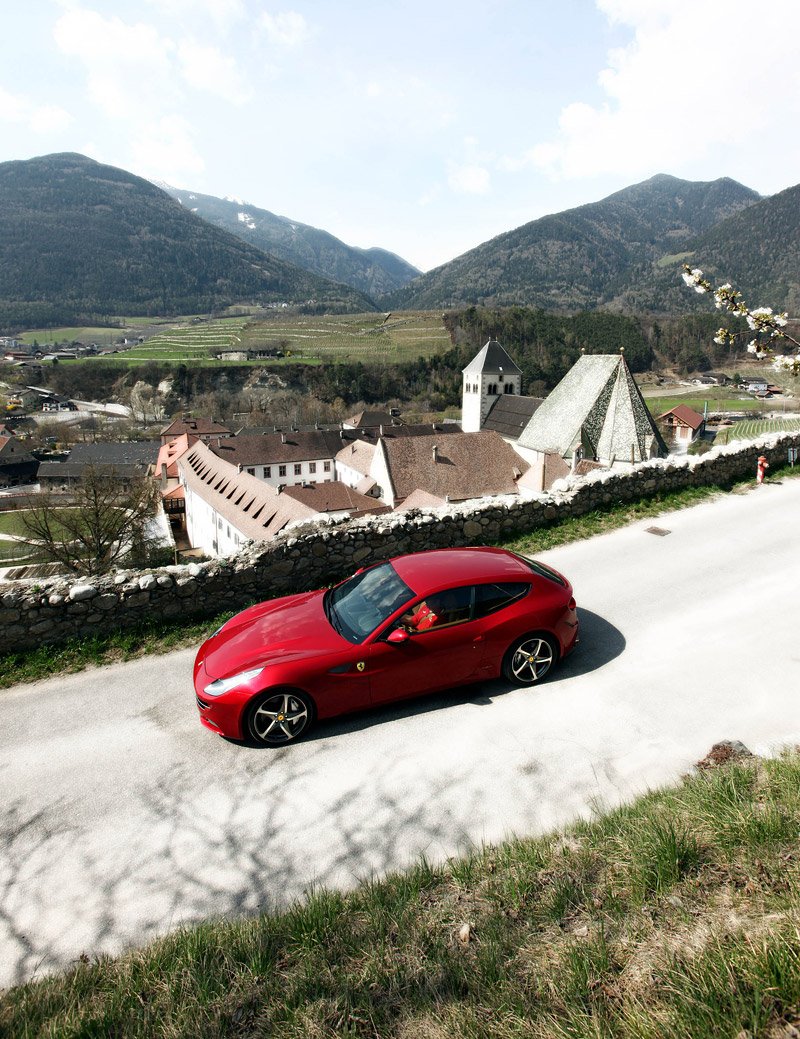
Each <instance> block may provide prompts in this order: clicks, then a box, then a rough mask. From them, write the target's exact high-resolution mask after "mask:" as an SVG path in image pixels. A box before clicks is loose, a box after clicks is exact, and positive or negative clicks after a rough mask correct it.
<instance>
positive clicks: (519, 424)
mask: <svg viewBox="0 0 800 1039" xmlns="http://www.w3.org/2000/svg"><path fill="white" fill-rule="evenodd" d="M543 400H544V398H543V397H523V396H522V395H521V394H516V393H502V394H500V395H499V396H497V397H495V399H494V403H493V404H492V405H491V407H490V408H489V413H488V415H487V416H486V418H485V420H484V423H483V426H482V428H483V429H491V430H494V432H495V433H499V434H500V436H501V437H502V438H503V439H504V440H505V441H506V443H508V444H515V443H516V442H517V441H518V440H519V438H520V437H521V436H522V432H523V430H524V429H525V428H526V426H527V425H528V423H529V422H530V420H531V419H532V418H533V414H534V412H535V411H536V409H537V408H538V407H539V406H540V405H541V404H542V403H543Z"/></svg>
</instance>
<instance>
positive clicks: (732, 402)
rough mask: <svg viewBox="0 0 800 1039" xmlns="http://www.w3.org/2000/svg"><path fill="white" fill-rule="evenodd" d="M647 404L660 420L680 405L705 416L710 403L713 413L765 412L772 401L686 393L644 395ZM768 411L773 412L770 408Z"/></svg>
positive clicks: (710, 409)
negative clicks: (665, 395)
mask: <svg viewBox="0 0 800 1039" xmlns="http://www.w3.org/2000/svg"><path fill="white" fill-rule="evenodd" d="M643 396H644V399H645V404H646V405H647V407H648V410H649V411H650V414H651V415H652V416H653V417H654V418H658V416H659V415H663V414H665V413H666V412H667V411H671V410H672V409H673V408H677V407H678V406H679V405H680V404H686V405H687V406H688V407H690V408H692V409H693V410H694V411H696V412H697V413H698V414H699V415H702V414H703V407H704V405H705V404H706V402H708V410H709V411H712V412H716V411H734V412H735V411H756V412H758V411H764V410H765V408H766V406H767V404H769V403H771V402H770V401H766V402H765V401H760V400H756V399H755V397H748V398H747V399H746V400H739V398H738V396H725V397H712V396H711V395H710V394H709V393H696V392H691V393H686V394H683V395H678V394H676V395H675V396H670V397H656V396H648V395H647V394H646V393H645V394H643ZM767 410H770V411H771V410H772V408H768V409H767Z"/></svg>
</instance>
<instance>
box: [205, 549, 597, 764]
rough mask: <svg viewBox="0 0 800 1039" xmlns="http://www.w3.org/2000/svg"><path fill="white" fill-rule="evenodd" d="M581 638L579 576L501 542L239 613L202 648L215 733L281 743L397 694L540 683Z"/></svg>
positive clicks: (209, 720)
mask: <svg viewBox="0 0 800 1039" xmlns="http://www.w3.org/2000/svg"><path fill="white" fill-rule="evenodd" d="M577 638H578V616H577V612H576V607H575V599H574V598H573V596H572V586H571V585H570V583H569V581H568V580H567V579H566V578H565V577H563V576H562V575H561V574H559V573H558V572H557V571H555V570H553V569H551V568H550V567H549V566H545V565H544V564H543V563H538V562H535V561H533V560H529V559H524V558H522V557H521V556H517V555H514V554H513V553H512V552H507V551H505V550H504V549H499V548H453V549H449V548H446V549H436V550H433V551H430V552H418V553H415V554H413V555H406V556H398V557H397V558H395V559H390V560H388V561H387V562H382V563H376V564H375V566H371V567H367V568H365V569H363V570H359V571H358V572H357V573H356V574H354V576H353V577H350V578H348V580H346V581H343V582H342V583H341V584H337V585H334V587H333V588H329V589H328V590H327V591H317V592H303V593H301V594H299V595H287V596H284V597H283V598H280V599H271V600H270V601H268V602H263V603H260V604H259V605H258V606H251V607H250V608H249V609H247V610H244V611H243V612H242V613H239V614H237V615H236V616H235V617H232V618H231V619H230V620H229V621H227V623H225V624H223V626H222V627H221V628H219V629H218V630H217V631H215V632H214V634H213V635H212V636H211V637H210V638H209V639H207V640H206V641H205V642H204V643H203V645H202V646H201V647H200V650H199V652H198V654H197V659H196V660H195V664H194V686H195V691H196V693H197V706H198V708H199V710H200V720H201V721H202V723H203V724H204V725H206V726H208V728H209V729H212V730H213V731H214V732H217V733H220V734H221V735H223V736H228V737H230V738H232V739H245V740H246V739H249V740H252V741H255V742H257V743H261V744H267V745H269V746H277V745H282V744H285V743H289V742H291V741H292V740H296V739H297V738H298V737H299V736H302V735H303V734H304V733H306V732H308V730H309V729H310V727H311V726H312V724H313V723H314V721H315V720H316V719H318V718H332V717H333V716H334V715H337V714H345V713H346V712H349V711H357V710H360V709H363V708H367V707H374V706H376V705H379V704H384V703H390V702H391V701H392V700H402V699H406V698H408V697H414V696H420V695H421V694H423V693H432V692H436V691H437V690H442V689H451V688H453V687H454V686H459V685H466V684H467V683H470V682H476V681H480V680H481V679H491V678H498V677H499V676H501V675H503V676H505V678H506V679H507V680H508V681H509V682H514V683H516V684H517V685H532V684H533V683H534V682H538V681H541V679H543V678H544V677H545V675H546V674H547V673H548V672H549V671H550V669H551V668H552V667H553V665H554V664H556V663H557V661H559V660H560V659H562V658H563V657H565V656H566V655H567V653H569V652H570V651H571V650H572V649H573V647H574V646H575V643H576V641H577Z"/></svg>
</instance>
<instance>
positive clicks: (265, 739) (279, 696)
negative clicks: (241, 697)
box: [245, 689, 317, 747]
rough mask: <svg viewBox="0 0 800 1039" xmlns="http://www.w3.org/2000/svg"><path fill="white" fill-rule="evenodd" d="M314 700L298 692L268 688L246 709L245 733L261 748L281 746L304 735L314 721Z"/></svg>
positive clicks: (296, 690)
mask: <svg viewBox="0 0 800 1039" xmlns="http://www.w3.org/2000/svg"><path fill="white" fill-rule="evenodd" d="M316 714H317V712H316V709H315V707H314V701H313V700H312V699H311V697H310V696H307V695H306V694H305V693H302V692H300V690H299V689H270V690H269V692H266V693H262V694H261V696H257V697H256V698H255V699H254V700H253V701H252V702H251V703H250V706H249V707H248V709H247V718H246V721H245V731H246V733H247V735H248V736H249V738H250V739H251V740H252V741H253V742H254V743H257V744H258V745H259V746H262V747H284V746H286V744H287V743H295V742H296V741H297V740H299V739H300V737H301V736H304V735H305V734H306V733H307V732H308V730H309V729H310V728H311V726H312V725H313V724H314V719H315V718H316Z"/></svg>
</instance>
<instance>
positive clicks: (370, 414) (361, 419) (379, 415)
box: [345, 411, 394, 429]
mask: <svg viewBox="0 0 800 1039" xmlns="http://www.w3.org/2000/svg"><path fill="white" fill-rule="evenodd" d="M393 421H394V420H393V419H392V416H391V415H390V414H389V412H388V411H359V412H358V414H357V415H352V416H351V417H350V418H346V419H345V422H346V423H347V425H348V426H353V428H354V429H357V428H358V427H359V426H391V424H392V422H393Z"/></svg>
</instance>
